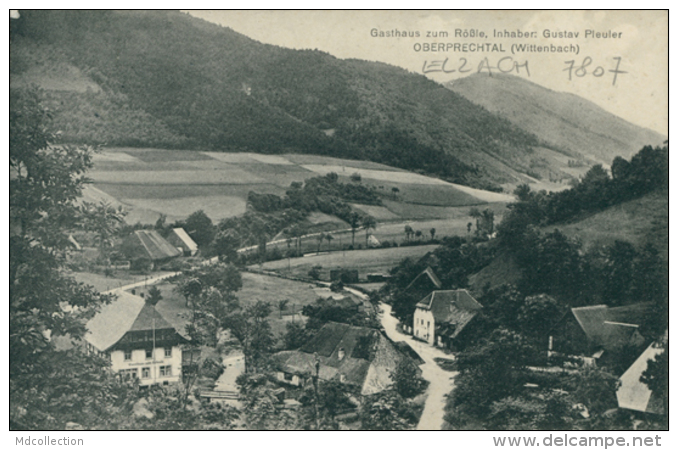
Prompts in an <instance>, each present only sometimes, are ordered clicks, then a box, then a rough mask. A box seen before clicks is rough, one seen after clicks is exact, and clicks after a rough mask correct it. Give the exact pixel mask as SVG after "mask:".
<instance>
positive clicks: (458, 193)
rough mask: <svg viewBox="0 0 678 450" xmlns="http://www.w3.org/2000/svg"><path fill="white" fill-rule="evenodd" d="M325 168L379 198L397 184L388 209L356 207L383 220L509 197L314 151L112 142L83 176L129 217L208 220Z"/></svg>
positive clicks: (430, 216)
mask: <svg viewBox="0 0 678 450" xmlns="http://www.w3.org/2000/svg"><path fill="white" fill-rule="evenodd" d="M329 172H336V173H337V174H338V175H339V176H340V178H341V180H342V181H344V182H350V181H349V180H350V178H349V177H350V176H351V175H352V174H353V173H359V174H360V176H361V178H362V181H361V183H363V184H365V185H369V186H373V187H375V189H377V191H378V192H380V193H381V194H382V197H383V199H384V200H385V201H389V200H391V199H392V196H393V188H397V189H398V192H397V199H396V200H397V201H395V202H393V204H394V205H392V207H390V206H388V205H387V206H386V207H372V206H364V205H361V206H356V208H357V209H361V210H363V211H365V212H367V213H369V214H372V215H373V216H375V217H376V218H377V220H379V221H382V222H386V221H398V220H399V219H404V220H407V219H412V218H415V219H420V218H423V219H437V218H441V219H442V218H446V217H447V215H442V216H440V215H439V212H438V213H432V212H431V210H427V211H426V212H417V210H418V209H419V208H421V207H424V208H426V207H431V206H433V207H435V206H438V207H460V206H472V205H484V204H486V203H488V202H499V201H506V200H507V199H508V198H509V197H508V196H506V195H505V194H495V193H491V192H485V191H480V190H477V189H471V188H467V187H464V186H458V185H455V184H451V183H447V182H445V181H442V180H439V179H436V178H430V177H426V176H423V175H420V174H416V173H410V172H406V171H404V170H401V169H395V168H391V167H388V166H385V165H383V164H377V163H370V162H363V161H351V160H341V159H337V158H331V157H323V156H316V155H259V154H254V153H215V152H189V151H178V150H161V149H133V148H110V149H105V150H103V151H101V152H99V153H97V154H96V155H95V157H94V168H93V170H92V171H91V172H90V173H89V174H88V175H89V176H90V177H91V178H92V179H93V180H94V188H95V189H97V193H96V194H91V195H90V197H92V198H101V199H104V200H106V201H108V202H109V203H115V204H121V205H123V206H124V207H125V208H126V209H127V210H128V211H129V215H128V216H127V219H126V220H127V222H129V223H136V222H141V223H154V222H155V221H156V220H157V219H158V217H160V215H161V214H165V215H166V216H167V217H168V219H169V220H177V219H183V218H185V217H186V216H188V215H189V214H190V213H192V212H194V211H196V210H198V209H203V210H204V211H205V212H206V213H207V215H208V216H210V217H211V218H212V219H213V220H214V221H218V220H220V219H222V218H227V217H233V216H235V215H239V214H242V213H243V212H244V211H245V208H246V199H247V194H248V193H249V192H250V191H255V192H258V193H261V194H275V195H279V196H283V195H284V194H285V190H286V189H287V188H288V187H289V185H290V184H291V183H292V182H295V181H297V182H303V181H304V180H305V179H308V178H311V177H314V176H319V175H324V174H327V173H329ZM111 199H113V200H114V201H111ZM406 205H407V206H406ZM320 228H321V229H322V228H323V227H320ZM330 228H331V227H330Z"/></svg>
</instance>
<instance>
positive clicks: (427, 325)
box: [426, 320, 431, 328]
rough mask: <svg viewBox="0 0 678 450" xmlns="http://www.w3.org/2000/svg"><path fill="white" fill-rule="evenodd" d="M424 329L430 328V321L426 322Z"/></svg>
mask: <svg viewBox="0 0 678 450" xmlns="http://www.w3.org/2000/svg"><path fill="white" fill-rule="evenodd" d="M426 327H427V328H431V321H430V320H429V321H428V322H426Z"/></svg>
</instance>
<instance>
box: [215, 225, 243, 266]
mask: <svg viewBox="0 0 678 450" xmlns="http://www.w3.org/2000/svg"><path fill="white" fill-rule="evenodd" d="M240 243H241V237H240V236H239V235H238V233H237V232H236V231H235V230H231V229H227V230H219V231H218V232H217V233H216V236H215V238H214V247H213V249H214V253H216V254H217V256H219V258H220V259H221V260H223V261H224V262H228V263H233V264H234V263H236V262H237V258H238V248H239V247H240Z"/></svg>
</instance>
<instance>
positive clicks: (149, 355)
mask: <svg viewBox="0 0 678 450" xmlns="http://www.w3.org/2000/svg"><path fill="white" fill-rule="evenodd" d="M151 358H153V350H146V359H151Z"/></svg>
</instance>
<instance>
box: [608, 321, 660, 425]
mask: <svg viewBox="0 0 678 450" xmlns="http://www.w3.org/2000/svg"><path fill="white" fill-rule="evenodd" d="M667 340H668V332H667V333H665V334H664V336H663V337H662V339H660V342H654V343H652V345H650V346H649V347H647V348H646V349H645V351H644V352H643V353H641V355H640V356H639V357H638V359H636V361H635V362H634V363H633V364H632V365H631V367H629V368H628V369H627V370H626V372H624V374H623V375H622V376H621V377H620V378H619V382H620V383H619V388H618V389H617V404H618V405H619V407H620V408H623V409H629V410H632V411H638V412H642V413H650V414H666V411H667V410H668V408H665V401H667V399H662V398H661V397H660V396H658V395H657V394H655V393H654V392H652V391H651V390H650V388H648V387H647V385H646V384H645V383H643V382H642V381H640V378H641V376H642V374H643V372H645V370H646V369H647V363H648V361H650V360H653V359H654V358H655V357H656V356H657V355H659V354H660V353H662V352H663V351H664V349H663V348H662V345H660V344H661V343H662V342H661V341H663V343H664V344H665V343H666V341H667Z"/></svg>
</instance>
